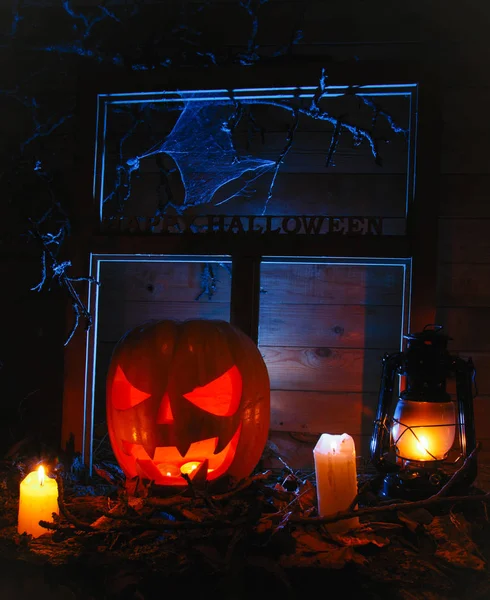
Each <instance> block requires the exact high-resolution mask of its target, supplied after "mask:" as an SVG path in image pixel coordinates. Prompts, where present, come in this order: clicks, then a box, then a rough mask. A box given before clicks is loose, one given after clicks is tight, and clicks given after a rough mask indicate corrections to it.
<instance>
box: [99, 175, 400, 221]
mask: <svg viewBox="0 0 490 600" xmlns="http://www.w3.org/2000/svg"><path fill="white" fill-rule="evenodd" d="M271 183H272V174H271V173H269V174H267V173H266V174H264V175H262V176H261V177H259V178H258V179H256V180H255V181H253V182H252V183H251V184H250V185H248V186H247V185H246V178H244V179H240V180H238V181H235V182H231V183H229V184H226V185H225V186H223V188H221V189H219V190H217V192H216V194H215V195H214V197H213V198H212V201H210V202H207V203H206V202H205V203H203V204H200V205H198V206H195V207H192V206H191V207H189V208H187V209H186V214H201V215H202V214H229V215H261V214H263V213H264V209H265V214H281V215H303V214H305V215H316V214H323V215H325V214H327V215H347V216H348V215H353V216H356V215H375V216H382V217H391V218H394V217H398V218H403V217H404V216H405V204H406V194H407V190H406V187H407V180H406V176H405V175H404V174H396V173H395V174H393V173H386V172H385V171H384V170H383V169H381V168H380V169H378V171H377V172H374V173H349V174H346V173H339V172H338V171H337V170H336V169H335V168H332V169H323V170H322V172H321V173H308V174H302V173H288V172H283V171H282V170H281V171H280V172H279V174H278V176H277V178H276V179H275V181H274V186H273V187H272V197H271V199H270V200H267V198H268V194H269V191H270V188H271ZM174 186H175V188H174V190H173V192H174V195H173V202H174V203H175V204H177V205H180V204H182V202H183V197H184V190H183V188H182V186H181V183H180V180H179V181H177V182H175V183H174ZM132 190H133V191H132V194H131V197H130V198H129V199H128V202H127V203H126V204H125V209H124V213H125V214H126V215H142V216H145V215H153V214H155V210H156V208H157V206H158V200H159V198H160V197H161V198H162V199H164V195H163V194H164V187H163V180H162V179H161V177H160V175H159V174H157V173H144V174H143V175H141V176H139V177H137V178H135V179H133V182H132ZM107 212H108V211H105V213H104V214H106V213H107Z"/></svg>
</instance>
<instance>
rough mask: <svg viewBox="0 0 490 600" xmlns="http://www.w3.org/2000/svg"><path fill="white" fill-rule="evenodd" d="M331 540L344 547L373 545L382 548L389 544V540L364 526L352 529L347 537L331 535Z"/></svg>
mask: <svg viewBox="0 0 490 600" xmlns="http://www.w3.org/2000/svg"><path fill="white" fill-rule="evenodd" d="M332 538H333V539H334V540H335V541H337V542H340V543H341V544H343V545H344V546H367V545H368V544H374V545H375V546H378V548H383V546H387V545H388V544H389V543H390V540H389V538H387V537H383V536H380V535H378V534H377V533H376V532H375V531H374V529H372V528H371V527H368V526H365V527H361V528H359V529H355V530H354V529H352V530H351V532H350V533H349V534H347V535H345V534H332Z"/></svg>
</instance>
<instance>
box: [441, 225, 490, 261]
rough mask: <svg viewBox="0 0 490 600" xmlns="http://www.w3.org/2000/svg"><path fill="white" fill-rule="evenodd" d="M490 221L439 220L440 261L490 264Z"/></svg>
mask: <svg viewBox="0 0 490 600" xmlns="http://www.w3.org/2000/svg"><path fill="white" fill-rule="evenodd" d="M489 227H490V219H483V218H480V219H478V218H474V219H452V218H451V219H450V218H441V219H439V261H440V262H449V263H480V264H481V263H490V236H489V235H488V229H489Z"/></svg>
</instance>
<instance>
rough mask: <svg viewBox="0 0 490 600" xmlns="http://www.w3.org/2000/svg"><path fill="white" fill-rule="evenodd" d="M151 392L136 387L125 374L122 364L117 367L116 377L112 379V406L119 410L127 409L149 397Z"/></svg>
mask: <svg viewBox="0 0 490 600" xmlns="http://www.w3.org/2000/svg"><path fill="white" fill-rule="evenodd" d="M150 396H151V394H148V393H147V392H142V391H141V390H139V389H138V388H136V387H134V385H133V384H132V383H130V382H129V381H128V378H127V377H126V375H125V374H124V371H123V370H122V369H121V367H120V366H118V367H117V369H116V373H115V375H114V379H113V380H112V394H111V398H112V406H113V407H114V408H117V409H119V410H127V409H128V408H132V407H133V406H136V405H137V404H139V403H140V402H143V400H146V399H147V398H149V397H150Z"/></svg>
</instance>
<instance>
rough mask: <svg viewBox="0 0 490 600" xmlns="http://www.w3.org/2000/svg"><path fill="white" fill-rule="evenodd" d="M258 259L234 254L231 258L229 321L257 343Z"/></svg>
mask: <svg viewBox="0 0 490 600" xmlns="http://www.w3.org/2000/svg"><path fill="white" fill-rule="evenodd" d="M259 293H260V259H259V258H258V257H257V256H235V257H234V259H233V271H232V289H231V302H230V323H232V325H235V326H236V327H238V328H239V329H241V331H243V333H245V334H246V335H248V336H249V337H250V338H251V339H252V340H253V341H254V342H255V344H257V341H258V336H259Z"/></svg>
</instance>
